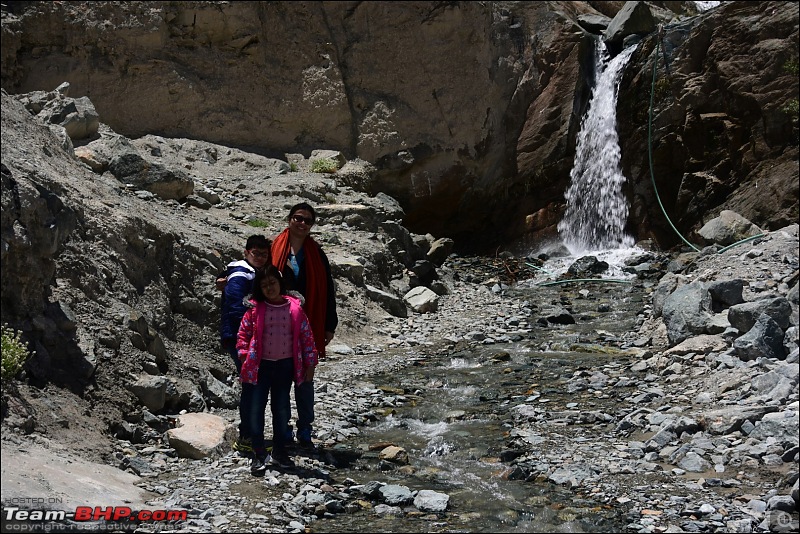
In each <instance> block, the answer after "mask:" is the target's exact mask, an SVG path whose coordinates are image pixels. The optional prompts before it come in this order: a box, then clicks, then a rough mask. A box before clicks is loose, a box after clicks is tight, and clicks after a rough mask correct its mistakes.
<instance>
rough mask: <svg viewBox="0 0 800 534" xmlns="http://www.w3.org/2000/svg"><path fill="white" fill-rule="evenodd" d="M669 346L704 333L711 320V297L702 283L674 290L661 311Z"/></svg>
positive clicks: (693, 283)
mask: <svg viewBox="0 0 800 534" xmlns="http://www.w3.org/2000/svg"><path fill="white" fill-rule="evenodd" d="M662 316H663V318H664V324H665V325H666V327H667V337H668V338H669V342H670V345H676V344H678V343H680V342H681V341H683V340H685V339H687V338H689V337H690V336H693V335H697V334H703V333H705V332H706V324H707V323H708V321H709V320H710V319H711V295H710V294H709V292H708V287H707V286H706V285H705V284H704V283H703V282H692V283H691V284H688V285H685V286H681V287H679V288H678V289H676V290H675V292H673V293H672V294H671V295H670V296H669V297H667V298H666V300H665V301H664V308H663V310H662Z"/></svg>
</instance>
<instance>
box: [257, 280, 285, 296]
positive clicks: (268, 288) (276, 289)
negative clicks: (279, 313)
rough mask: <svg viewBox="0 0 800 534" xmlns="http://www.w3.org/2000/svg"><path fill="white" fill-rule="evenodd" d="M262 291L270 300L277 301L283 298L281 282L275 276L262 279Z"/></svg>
mask: <svg viewBox="0 0 800 534" xmlns="http://www.w3.org/2000/svg"><path fill="white" fill-rule="evenodd" d="M261 292H262V293H264V297H266V299H267V300H268V301H271V302H277V301H280V300H283V299H282V297H281V283H280V281H279V280H278V279H277V278H275V277H274V276H265V277H264V278H263V279H262V280H261Z"/></svg>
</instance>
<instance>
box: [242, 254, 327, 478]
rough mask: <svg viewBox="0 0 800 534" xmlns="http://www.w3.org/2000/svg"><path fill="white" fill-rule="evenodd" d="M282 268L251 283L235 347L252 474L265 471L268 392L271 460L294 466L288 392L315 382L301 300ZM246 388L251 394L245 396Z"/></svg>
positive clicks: (309, 335) (314, 353)
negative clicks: (286, 281)
mask: <svg viewBox="0 0 800 534" xmlns="http://www.w3.org/2000/svg"><path fill="white" fill-rule="evenodd" d="M285 293H286V287H285V285H284V281H283V276H282V275H281V272H280V270H278V269H277V268H276V267H274V266H272V265H268V266H267V267H266V269H264V270H261V271H258V272H257V273H256V276H255V279H254V280H253V297H252V303H253V305H254V306H253V307H252V308H249V309H248V310H247V311H246V312H245V314H244V317H242V322H241V326H240V327H239V335H238V340H237V343H236V348H237V349H238V351H239V359H240V360H241V361H242V371H241V376H240V380H241V382H242V399H243V400H244V399H247V400H248V402H249V403H250V409H249V410H242V412H243V413H244V414H246V416H245V418H246V419H247V420H246V421H242V425H243V426H244V427H245V428H246V429H247V432H248V435H249V436H251V437H252V440H253V441H252V442H253V452H254V456H253V460H252V463H251V465H250V470H251V472H252V473H253V474H259V473H263V472H264V471H265V470H266V462H267V453H266V448H265V446H264V415H265V410H266V407H267V400H268V399H269V396H270V392H271V393H272V399H269V400H270V408H271V411H272V459H271V463H272V464H274V465H278V466H280V467H284V468H288V467H293V466H294V462H292V459H291V458H289V454H288V452H287V450H286V426H287V425H288V424H289V416H290V412H289V390H290V389H291V385H292V381H294V382H295V384H298V385H299V384H302V383H303V382H306V381H311V380H313V378H314V368H315V367H316V365H317V349H316V347H315V345H314V337H313V334H312V333H311V327H310V326H309V323H308V317H307V316H306V314H305V312H304V311H303V308H302V306H301V304H300V301H299V300H297V299H296V298H294V297H291V296H288V295H286V294H285ZM245 390H247V394H245Z"/></svg>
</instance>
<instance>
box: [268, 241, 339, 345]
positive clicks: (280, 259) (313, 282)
mask: <svg viewBox="0 0 800 534" xmlns="http://www.w3.org/2000/svg"><path fill="white" fill-rule="evenodd" d="M303 251H304V252H305V264H306V265H305V268H306V294H305V295H303V297H305V299H306V303H305V304H304V305H303V309H304V310H305V312H306V315H308V322H309V323H311V331H312V332H313V334H314V344H315V345H316V346H317V352H318V353H319V357H320V358H324V357H325V312H326V310H327V307H328V273H326V272H325V265H323V263H322V257H321V256H320V253H319V245H318V244H317V242H316V241H314V239H313V238H312V237H311V236H308V237H306V240H305V241H303ZM289 252H290V246H289V229H288V228H287V229H286V230H284V231H283V232H281V233H280V235H278V237H276V238H275V240H274V241H273V242H272V265H274V266H275V267H277V268H278V269H279V270H280V271H281V272H283V269H284V268H285V267H286V264H287V262H288V261H289Z"/></svg>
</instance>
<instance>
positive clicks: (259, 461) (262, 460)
mask: <svg viewBox="0 0 800 534" xmlns="http://www.w3.org/2000/svg"><path fill="white" fill-rule="evenodd" d="M268 459H269V457H268V456H267V455H266V454H264V453H262V454H256V455H255V456H253V459H252V460H251V461H250V473H251V474H253V475H256V476H258V475H263V474H264V472H265V471H266V470H267V461H268Z"/></svg>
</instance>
